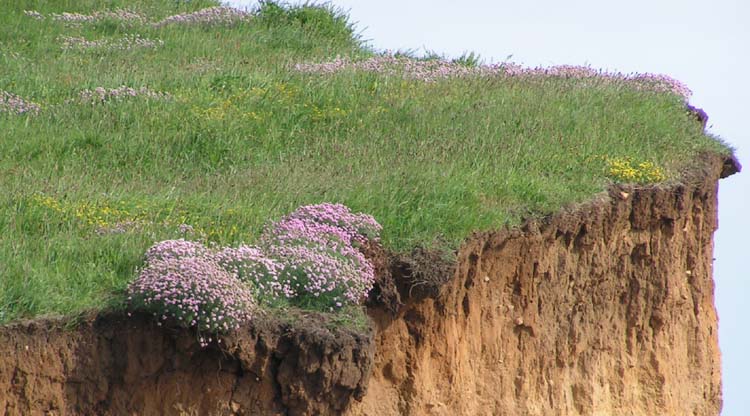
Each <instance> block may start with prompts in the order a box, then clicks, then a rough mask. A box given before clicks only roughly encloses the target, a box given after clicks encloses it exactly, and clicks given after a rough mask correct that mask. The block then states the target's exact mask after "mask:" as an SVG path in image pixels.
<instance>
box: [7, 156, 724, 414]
mask: <svg viewBox="0 0 750 416" xmlns="http://www.w3.org/2000/svg"><path fill="white" fill-rule="evenodd" d="M705 162H706V166H705V169H704V170H702V171H699V172H696V173H695V174H694V175H693V177H694V178H696V179H695V180H693V181H692V182H691V183H690V184H687V185H675V186H665V187H658V188H654V187H647V188H641V189H636V188H632V187H622V188H616V189H612V190H611V192H610V194H609V196H607V197H602V198H600V200H599V201H595V202H592V203H589V204H587V205H585V206H582V207H580V208H577V209H575V210H573V211H571V212H564V213H560V214H558V215H556V216H555V217H553V218H551V219H549V220H548V221H544V222H538V223H528V224H526V225H525V226H524V227H523V228H521V229H519V230H513V231H501V232H495V233H486V234H479V235H476V236H474V237H473V238H471V239H470V240H469V241H468V242H467V243H466V244H465V245H464V246H463V247H462V249H461V250H460V252H459V258H458V264H457V267H456V270H455V273H454V276H453V278H452V279H450V280H449V281H448V283H446V284H445V285H443V286H442V287H440V288H439V289H438V290H434V291H431V292H429V294H427V295H424V294H423V295H420V296H415V297H411V298H410V296H409V290H408V288H407V289H405V288H404V281H403V280H402V281H400V283H399V281H398V280H397V282H396V283H397V284H396V286H400V287H401V290H400V291H395V290H392V291H391V294H392V295H393V296H395V297H400V298H401V300H403V302H404V304H403V305H402V306H401V307H400V308H397V306H398V303H397V302H395V303H394V302H392V303H388V304H387V305H388V307H386V306H384V305H380V306H374V307H371V308H370V309H369V312H370V315H371V317H372V318H373V327H374V328H373V329H374V332H373V334H364V335H361V334H355V333H352V332H350V331H345V330H333V331H332V330H327V329H325V328H324V326H325V325H321V324H320V323H319V322H318V323H315V322H312V323H309V322H308V323H305V322H301V323H298V324H294V325H290V324H284V323H280V322H276V323H274V322H273V321H269V322H266V323H265V324H263V325H261V323H260V322H259V323H258V324H256V326H255V327H254V328H250V329H246V330H243V332H242V333H240V334H234V335H232V336H229V337H225V338H224V339H223V341H224V344H225V346H224V347H223V348H222V349H218V348H208V349H200V348H199V347H198V345H197V342H196V340H195V337H194V336H191V335H190V334H188V333H186V332H185V331H177V332H175V331H172V330H166V329H164V328H162V327H157V326H156V325H155V324H154V323H153V322H152V321H151V320H149V319H146V318H144V317H139V318H137V319H125V318H124V317H120V318H111V319H108V318H100V319H98V320H96V321H93V322H89V323H85V324H83V325H79V326H77V327H75V328H74V329H65V328H64V327H61V326H60V323H59V322H53V321H37V322H34V323H25V324H14V325H11V326H6V327H2V328H0V410H1V411H3V412H4V413H5V414H8V415H26V414H45V413H48V412H50V413H49V414H56V415H62V414H68V415H79V414H80V415H84V414H85V415H88V414H111V415H120V414H128V415H130V414H139V415H161V414H195V415H229V414H252V415H274V414H290V415H319V414H323V415H325V414H331V415H335V414H345V415H350V416H360V415H375V416H388V415H503V414H506V415H628V416H633V415H635V416H638V415H648V416H651V415H661V414H664V415H667V414H668V415H718V413H719V411H720V408H721V376H720V359H719V350H718V342H717V318H716V312H715V309H714V305H713V280H712V274H711V268H712V252H713V233H714V231H715V229H716V226H717V223H716V218H717V212H716V209H717V204H716V191H717V179H718V178H719V177H720V176H726V175H728V174H731V173H733V172H734V171H736V168H735V166H734V165H733V164H732V163H729V162H728V161H724V160H723V159H721V158H719V157H714V156H711V157H707V159H706V161H705ZM688 182H690V181H688ZM381 271H383V270H382V269H381ZM385 274H387V273H385ZM394 287H395V286H394ZM399 292H400V293H399ZM383 293H385V290H383ZM394 305H396V306H394ZM396 309H398V310H397V311H396V312H395V313H394V310H396Z"/></svg>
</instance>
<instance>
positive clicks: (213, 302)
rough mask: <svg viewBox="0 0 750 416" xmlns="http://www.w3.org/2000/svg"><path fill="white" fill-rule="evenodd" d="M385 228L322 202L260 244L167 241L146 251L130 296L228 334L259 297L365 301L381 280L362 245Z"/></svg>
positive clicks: (318, 304) (275, 227)
mask: <svg viewBox="0 0 750 416" xmlns="http://www.w3.org/2000/svg"><path fill="white" fill-rule="evenodd" d="M380 229H381V227H380V224H378V223H377V222H376V221H375V219H374V218H372V217H371V216H369V215H364V214H354V213H352V212H351V211H350V210H349V209H348V208H347V207H345V206H343V205H334V204H320V205H308V206H304V207H301V208H299V209H298V210H297V211H295V212H293V213H291V214H290V215H287V216H285V217H283V218H282V219H281V220H280V221H278V222H274V223H271V224H270V225H269V226H267V227H266V228H265V230H264V233H263V235H262V237H261V239H260V241H261V243H260V245H259V246H257V247H254V246H247V245H241V246H239V247H206V246H204V245H203V244H201V243H199V242H195V241H187V240H183V239H180V240H166V241H162V242H159V243H157V244H155V245H154V246H152V247H151V248H149V249H148V250H147V251H146V254H145V267H144V268H143V270H141V272H140V274H139V276H138V277H137V278H136V280H135V281H133V282H132V283H131V284H130V286H129V287H128V293H129V299H130V301H131V304H132V305H133V306H134V307H136V308H143V309H146V310H149V311H152V312H153V313H154V314H155V315H156V316H158V317H160V319H162V320H175V321H177V322H178V323H179V324H181V325H183V326H185V327H197V328H198V331H199V333H200V332H219V331H226V330H228V329H231V328H234V327H236V326H237V325H239V324H240V323H241V322H244V321H246V320H248V319H250V317H251V314H252V307H253V305H255V300H254V298H257V299H258V300H262V301H266V302H273V301H275V300H280V299H283V300H285V301H286V302H290V303H292V304H296V305H298V306H302V307H309V308H316V309H327V310H335V309H338V308H341V307H343V306H344V305H347V304H358V303H360V302H361V301H362V300H363V299H364V298H365V296H366V295H367V293H368V292H369V290H370V289H371V288H372V285H373V282H374V280H375V272H374V268H373V266H372V264H371V263H370V262H369V261H368V260H367V259H366V258H365V256H364V255H363V254H362V252H361V251H360V250H359V249H358V246H359V244H361V243H362V242H364V241H366V240H367V239H377V238H378V234H379V232H380ZM365 232H366V233H368V234H363V233H365Z"/></svg>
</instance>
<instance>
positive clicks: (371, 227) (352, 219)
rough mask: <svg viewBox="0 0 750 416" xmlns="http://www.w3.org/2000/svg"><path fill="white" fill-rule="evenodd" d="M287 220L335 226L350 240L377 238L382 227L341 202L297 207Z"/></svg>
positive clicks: (370, 217)
mask: <svg viewBox="0 0 750 416" xmlns="http://www.w3.org/2000/svg"><path fill="white" fill-rule="evenodd" d="M286 219H287V220H294V219H296V220H301V221H309V222H313V223H318V224H324V225H329V226H333V227H337V228H338V229H340V230H342V231H343V232H344V233H346V234H347V235H348V236H349V237H350V238H351V239H352V240H355V241H359V242H366V241H367V240H377V239H378V238H379V235H380V231H381V230H382V229H383V227H382V226H381V225H380V224H378V222H377V221H375V218H373V217H372V216H371V215H367V214H355V213H353V212H352V211H351V210H350V209H349V207H347V206H346V205H343V204H330V203H322V204H315V205H305V206H302V207H299V208H297V209H296V210H295V211H294V212H292V213H291V214H289V215H288V216H287V217H286Z"/></svg>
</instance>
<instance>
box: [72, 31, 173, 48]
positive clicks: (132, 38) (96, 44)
mask: <svg viewBox="0 0 750 416" xmlns="http://www.w3.org/2000/svg"><path fill="white" fill-rule="evenodd" d="M58 40H59V41H60V42H61V43H62V49H63V50H71V49H79V50H80V49H104V50H131V49H140V48H146V49H148V48H156V47H159V46H162V45H164V41H162V40H161V39H148V38H142V37H141V35H137V34H136V35H126V36H124V37H122V38H119V39H112V40H110V39H99V40H88V39H86V38H82V37H73V36H60V37H59V38H58Z"/></svg>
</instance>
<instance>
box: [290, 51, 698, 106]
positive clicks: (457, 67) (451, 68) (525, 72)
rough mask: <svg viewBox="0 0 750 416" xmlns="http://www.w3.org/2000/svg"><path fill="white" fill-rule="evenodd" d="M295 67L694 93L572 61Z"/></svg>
mask: <svg viewBox="0 0 750 416" xmlns="http://www.w3.org/2000/svg"><path fill="white" fill-rule="evenodd" d="M294 69H295V70H297V71H300V72H305V73H317V74H332V73H336V72H339V71H343V70H355V71H365V72H375V73H380V74H386V75H390V76H400V77H404V78H408V79H417V80H422V81H425V82H435V81H437V80H440V79H445V78H457V77H469V76H473V77H487V76H506V77H535V78H543V77H556V78H572V79H583V80H592V81H597V82H598V81H602V82H605V83H612V84H622V85H626V86H630V87H633V88H636V89H639V90H644V91H655V92H667V93H672V94H677V95H679V96H681V97H683V98H684V99H685V100H687V99H688V98H690V95H692V92H691V91H690V89H689V88H687V86H685V84H683V83H681V82H680V81H678V80H675V79H673V78H671V77H669V76H667V75H660V74H648V73H646V74H638V73H634V74H623V73H619V72H604V71H600V70H595V69H592V68H590V67H586V66H573V65H561V66H553V67H549V68H543V67H536V68H526V67H523V66H520V65H517V64H514V63H503V64H493V65H479V66H467V65H464V64H461V63H458V62H452V61H447V60H438V59H428V60H425V59H414V58H409V57H404V56H394V55H389V54H386V55H381V56H376V57H372V58H369V59H365V60H361V61H352V60H350V59H347V58H336V59H334V60H332V61H329V62H324V63H300V64H296V65H295V66H294Z"/></svg>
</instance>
